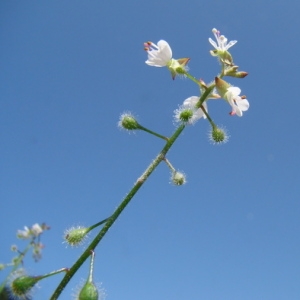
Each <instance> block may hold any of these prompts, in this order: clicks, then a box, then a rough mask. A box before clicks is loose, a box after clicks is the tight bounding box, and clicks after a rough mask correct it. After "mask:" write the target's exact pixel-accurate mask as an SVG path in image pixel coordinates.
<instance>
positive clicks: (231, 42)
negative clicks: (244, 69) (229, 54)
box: [225, 41, 237, 50]
mask: <svg viewBox="0 0 300 300" xmlns="http://www.w3.org/2000/svg"><path fill="white" fill-rule="evenodd" d="M236 43H237V41H230V42H229V43H228V44H227V45H226V47H225V49H226V50H228V49H229V48H230V47H232V46H233V45H234V44H236Z"/></svg>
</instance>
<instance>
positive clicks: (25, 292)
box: [10, 275, 41, 299]
mask: <svg viewBox="0 0 300 300" xmlns="http://www.w3.org/2000/svg"><path fill="white" fill-rule="evenodd" d="M40 279H41V277H40V276H26V275H23V276H20V277H17V278H16V279H14V280H13V281H12V282H11V284H10V292H11V294H12V295H13V296H14V297H15V298H16V299H19V298H20V299H28V298H30V297H29V294H30V292H31V290H32V288H33V287H34V285H35V284H36V283H37V282H38V281H39V280H40Z"/></svg>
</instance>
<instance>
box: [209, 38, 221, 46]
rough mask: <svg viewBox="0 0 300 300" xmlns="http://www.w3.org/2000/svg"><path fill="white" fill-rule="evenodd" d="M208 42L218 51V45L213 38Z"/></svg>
mask: <svg viewBox="0 0 300 300" xmlns="http://www.w3.org/2000/svg"><path fill="white" fill-rule="evenodd" d="M208 41H209V42H210V43H211V44H212V45H213V47H214V48H215V49H218V48H219V47H218V45H217V44H216V42H215V41H214V40H212V39H211V38H209V39H208Z"/></svg>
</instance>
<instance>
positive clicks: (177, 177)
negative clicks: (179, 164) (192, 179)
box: [171, 171, 186, 185]
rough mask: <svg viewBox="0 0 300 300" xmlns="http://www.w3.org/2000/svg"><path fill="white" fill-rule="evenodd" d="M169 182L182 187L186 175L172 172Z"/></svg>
mask: <svg viewBox="0 0 300 300" xmlns="http://www.w3.org/2000/svg"><path fill="white" fill-rule="evenodd" d="M171 181H172V183H173V184H174V185H184V184H185V183H186V175H185V174H184V173H181V172H179V171H175V172H172V177H171Z"/></svg>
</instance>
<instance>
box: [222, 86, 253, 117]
mask: <svg viewBox="0 0 300 300" xmlns="http://www.w3.org/2000/svg"><path fill="white" fill-rule="evenodd" d="M240 93H241V89H240V88H238V87H235V86H231V87H229V88H227V92H226V93H225V95H224V98H225V99H226V100H227V101H228V103H229V104H230V105H231V107H232V112H231V113H230V114H231V115H234V114H237V115H238V116H239V117H241V116H242V115H243V111H246V110H248V109H249V106H250V104H249V102H248V100H247V99H245V96H242V97H240V96H239V94H240Z"/></svg>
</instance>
